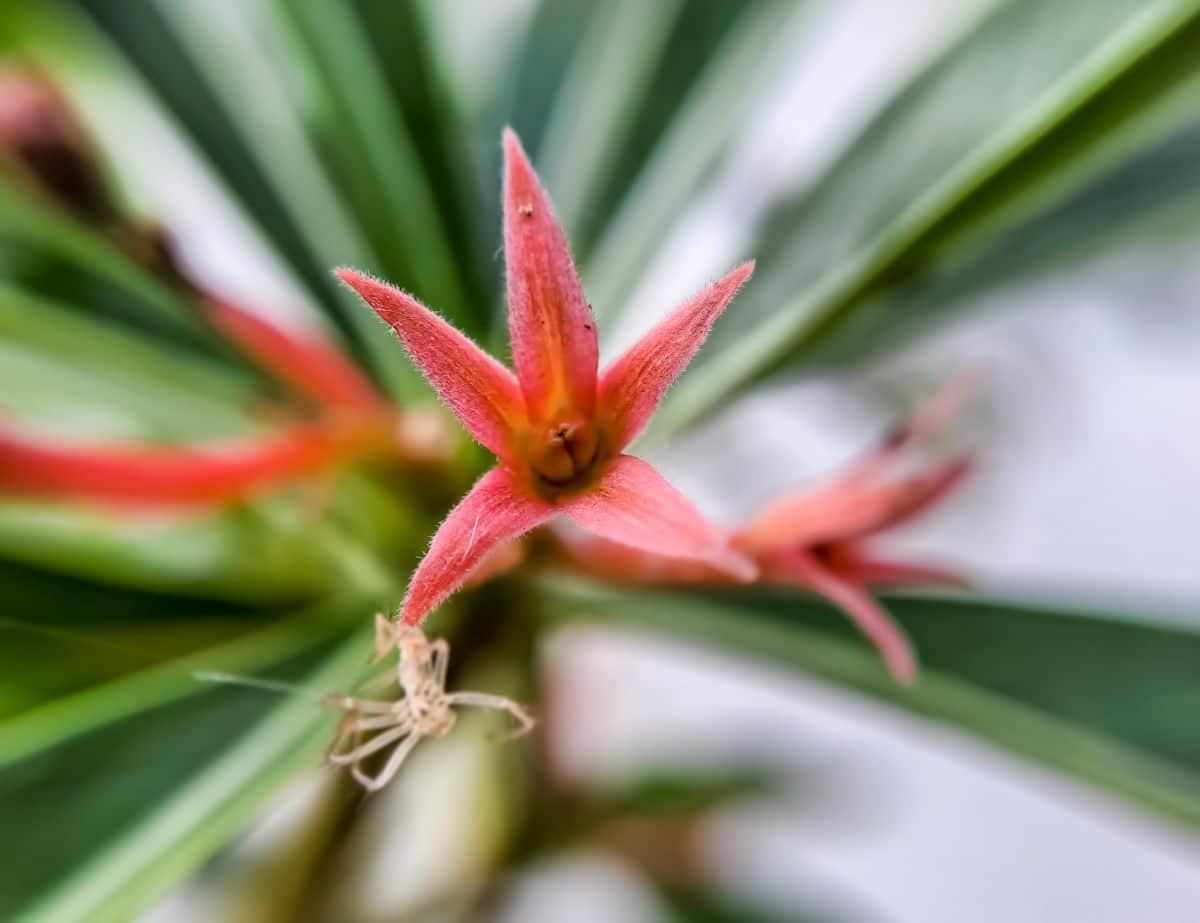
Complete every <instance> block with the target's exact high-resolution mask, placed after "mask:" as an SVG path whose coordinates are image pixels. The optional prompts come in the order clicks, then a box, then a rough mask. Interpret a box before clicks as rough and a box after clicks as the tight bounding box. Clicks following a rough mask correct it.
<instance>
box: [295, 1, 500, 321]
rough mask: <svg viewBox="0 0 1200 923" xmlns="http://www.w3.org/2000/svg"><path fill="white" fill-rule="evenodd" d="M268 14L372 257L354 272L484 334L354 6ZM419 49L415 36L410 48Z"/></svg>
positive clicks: (410, 23)
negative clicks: (286, 41) (285, 41)
mask: <svg viewBox="0 0 1200 923" xmlns="http://www.w3.org/2000/svg"><path fill="white" fill-rule="evenodd" d="M401 6H403V5H401ZM272 9H273V10H274V11H275V12H276V13H277V15H278V16H279V20H280V23H281V26H282V31H286V32H287V33H288V34H290V35H291V36H292V37H293V42H292V43H291V44H290V45H288V46H285V47H288V48H290V49H291V53H290V54H287V55H283V56H281V57H282V59H283V60H285V61H287V62H289V63H290V64H291V65H292V67H291V68H290V71H291V73H292V74H293V77H294V79H296V80H297V82H299V83H301V87H300V88H299V89H297V90H296V91H294V92H295V95H296V96H297V97H298V101H299V102H300V105H298V106H297V108H299V109H301V110H302V111H305V112H306V114H307V116H308V119H307V121H308V123H309V128H310V131H311V132H312V134H313V136H314V139H315V141H316V146H317V149H318V151H319V152H320V153H321V154H323V155H324V163H325V165H326V167H327V168H328V172H329V173H330V175H331V177H333V178H334V180H335V181H336V183H337V185H338V188H339V190H340V192H341V198H342V199H343V200H344V201H345V202H346V203H347V205H348V207H349V208H351V209H352V210H353V212H354V216H355V218H356V220H357V223H358V224H359V226H360V227H361V228H362V229H363V231H364V233H365V234H367V235H368V236H369V238H370V240H371V244H372V250H373V252H374V253H375V254H376V255H377V261H375V262H373V263H368V264H365V265H362V266H361V267H360V268H363V269H367V270H369V271H372V272H377V273H379V274H380V275H382V276H384V277H385V278H387V279H389V280H391V281H393V282H395V283H396V284H398V285H400V286H401V287H403V288H405V289H407V290H409V291H411V292H412V293H413V294H414V295H416V296H417V297H418V298H420V299H421V300H422V301H425V302H426V303H428V304H431V305H435V306H437V309H438V311H439V312H440V313H442V314H444V315H446V316H447V317H448V318H450V319H451V320H452V321H453V322H454V323H456V324H458V325H459V326H461V327H464V328H466V329H468V330H472V331H476V332H477V331H478V330H480V329H481V328H485V325H484V324H481V323H480V321H481V317H480V314H479V313H478V312H479V311H480V310H481V309H482V311H483V317H482V319H483V320H486V319H488V318H489V316H490V310H488V306H487V305H486V304H484V305H479V304H471V303H469V302H468V300H467V296H466V291H465V289H464V286H463V284H462V276H461V267H460V264H459V262H458V260H457V259H456V257H455V254H454V252H453V250H452V249H451V246H450V238H449V235H448V233H447V230H446V227H445V223H444V221H443V219H442V215H441V212H440V210H439V207H438V205H439V203H438V201H437V197H436V196H435V195H434V193H433V190H432V188H431V185H430V183H429V177H428V176H427V175H426V172H425V169H424V163H423V162H422V159H421V156H420V150H419V148H418V146H417V144H416V140H415V138H414V137H413V136H412V135H411V134H410V132H409V128H408V124H407V123H406V121H405V119H404V117H403V114H402V113H401V111H400V104H401V102H402V99H403V98H402V97H399V96H397V95H396V94H394V93H393V92H392V84H391V83H390V82H389V81H388V79H387V76H386V74H385V72H384V71H383V68H382V67H381V65H380V62H379V60H378V59H377V57H376V53H375V50H374V47H373V46H372V43H371V41H370V39H369V36H368V32H367V27H366V24H365V23H364V22H363V21H362V20H361V19H360V18H359V16H358V15H357V13H356V9H355V7H354V5H353V4H351V3H348V2H328V0H325V2H313V0H276V2H275V3H274V4H273V6H272ZM387 26H390V27H392V28H393V29H395V28H403V29H405V30H412V31H415V30H417V29H419V27H420V21H419V18H418V17H417V16H415V15H409V16H407V17H398V16H392V17H390V18H389V20H388V22H387ZM398 39H401V37H400V36H395V35H393V41H396V40H398ZM420 42H421V40H420V39H419V38H417V37H413V38H412V39H411V40H410V42H409V44H419V43H420ZM422 76H423V77H425V78H427V79H428V78H429V77H430V72H429V71H428V70H426V71H425V72H424V73H423V74H422ZM468 256H469V254H468Z"/></svg>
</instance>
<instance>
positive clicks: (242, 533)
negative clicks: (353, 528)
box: [0, 500, 340, 601]
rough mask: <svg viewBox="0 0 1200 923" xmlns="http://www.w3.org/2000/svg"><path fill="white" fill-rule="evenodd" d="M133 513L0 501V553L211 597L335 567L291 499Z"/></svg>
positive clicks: (264, 589) (302, 591) (255, 594)
mask: <svg viewBox="0 0 1200 923" xmlns="http://www.w3.org/2000/svg"><path fill="white" fill-rule="evenodd" d="M270 509H271V507H270V505H269V503H268V502H267V501H264V504H260V505H259V506H257V507H241V508H235V509H229V510H225V511H195V512H189V513H186V514H172V515H168V516H145V515H142V516H135V515H129V514H128V513H111V512H104V511H102V510H99V509H87V508H84V507H77V506H65V505H60V504H37V503H28V502H19V501H17V500H7V501H5V502H3V503H0V557H5V558H8V559H10V560H14V561H21V562H24V563H26V564H30V565H34V566H37V567H44V568H49V569H52V570H58V571H62V572H64V573H68V574H74V575H76V576H81V577H88V578H91V579H95V580H100V581H103V582H107V583H113V584H116V585H120V586H129V587H140V588H142V589H145V590H151V591H154V592H176V593H186V594H189V595H210V596H213V597H216V598H219V599H233V600H246V601H271V600H280V599H284V600H287V599H292V600H294V599H304V598H306V597H311V596H314V595H317V594H319V593H321V592H322V591H324V590H327V589H329V588H330V587H331V586H333V585H334V582H335V578H336V577H337V576H338V575H339V573H340V571H339V569H338V567H337V565H336V564H335V563H334V561H333V559H332V558H331V555H330V552H329V549H328V548H327V547H323V544H324V542H326V541H333V538H332V534H331V533H330V531H329V529H328V527H326V526H323V525H320V524H318V523H316V522H315V521H313V519H312V517H311V516H310V515H307V514H306V513H305V511H304V509H303V508H302V506H300V505H294V504H292V505H288V504H277V505H276V506H275V507H274V515H271V514H270V513H269V512H268V511H269V510H270Z"/></svg>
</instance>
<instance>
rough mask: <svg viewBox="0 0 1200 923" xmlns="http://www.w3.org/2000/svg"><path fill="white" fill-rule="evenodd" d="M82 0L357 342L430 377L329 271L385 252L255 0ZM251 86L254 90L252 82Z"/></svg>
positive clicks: (384, 375)
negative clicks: (290, 94) (224, 2)
mask: <svg viewBox="0 0 1200 923" xmlns="http://www.w3.org/2000/svg"><path fill="white" fill-rule="evenodd" d="M78 2H79V5H81V6H82V7H83V8H84V9H85V10H86V11H87V13H88V15H89V16H91V17H92V18H93V20H94V21H95V22H96V23H97V25H99V26H100V27H101V28H102V29H103V30H104V32H105V34H106V35H107V36H108V37H109V38H110V39H112V41H113V42H114V43H115V44H116V45H117V46H118V47H119V48H120V49H121V51H122V52H123V54H124V55H125V57H126V59H127V60H128V61H129V63H130V64H132V65H133V67H134V68H135V69H136V70H137V72H138V73H139V74H140V75H141V76H142V77H143V78H144V80H145V85H146V87H147V88H148V89H149V90H150V91H151V92H153V93H154V94H155V95H156V96H157V97H158V99H159V100H160V101H161V102H162V104H163V105H164V106H165V107H166V108H167V110H168V111H169V112H170V113H171V114H172V115H173V116H174V117H175V118H176V119H177V120H178V123H179V124H180V127H181V128H183V129H184V131H186V132H187V134H188V136H189V137H190V138H191V140H192V141H193V143H195V145H196V146H197V147H198V148H199V150H200V151H201V152H202V153H203V154H204V156H205V157H206V158H207V159H208V161H209V162H210V163H211V164H212V166H213V167H214V168H215V169H216V171H217V173H218V174H219V175H220V177H221V179H222V180H223V181H224V182H225V183H226V185H227V186H228V187H229V188H230V189H231V190H232V191H233V192H234V193H235V194H236V196H237V200H238V201H239V203H240V204H241V205H242V206H243V208H244V209H245V210H246V212H247V213H248V215H249V216H250V217H251V218H252V219H253V220H254V221H255V222H256V223H257V225H258V226H259V227H260V228H261V230H262V231H263V232H264V234H265V235H266V237H267V239H268V240H270V241H271V242H272V243H273V244H274V246H275V247H276V248H277V249H278V251H279V252H280V253H281V254H282V255H283V257H284V259H285V261H286V262H287V263H288V265H289V266H290V267H291V268H292V270H293V271H294V272H295V273H296V275H297V276H298V278H299V279H300V280H301V281H302V282H303V283H304V284H305V285H306V286H307V287H308V289H309V290H310V292H311V293H312V294H313V296H314V297H315V298H316V300H317V303H318V304H319V305H320V306H322V307H323V308H324V309H325V310H326V311H327V313H328V314H329V316H330V318H331V319H332V320H333V321H334V323H335V324H336V325H337V327H338V328H339V329H340V330H341V332H342V333H343V334H344V335H346V336H347V337H348V339H349V341H350V345H351V348H352V350H354V351H356V352H358V353H359V354H360V356H363V357H366V358H368V359H369V360H370V364H371V367H372V368H373V370H374V371H375V372H376V374H377V375H379V377H380V378H381V380H383V381H384V382H385V383H387V385H388V386H389V387H390V388H392V389H393V390H394V391H396V393H398V394H411V393H413V392H414V388H418V387H419V381H420V379H419V377H418V376H417V375H416V373H415V372H414V371H413V370H412V368H411V365H410V364H409V363H408V362H407V360H406V358H405V356H404V352H403V350H402V349H401V347H400V345H399V343H398V342H396V340H395V338H394V337H393V336H392V335H391V333H390V332H389V331H388V330H387V328H386V326H385V325H384V324H382V323H381V322H380V321H379V320H378V319H377V318H376V317H375V316H374V315H373V313H372V312H370V311H369V310H367V309H366V308H364V307H363V306H362V305H361V304H360V302H359V301H358V299H357V298H354V297H352V296H351V295H350V294H349V293H347V292H344V291H342V290H341V289H340V287H338V286H337V285H336V284H335V282H334V280H333V279H332V277H331V276H330V274H329V270H330V269H332V268H333V267H335V266H338V265H344V264H350V265H358V266H369V265H376V264H377V258H376V256H375V255H374V254H373V253H372V251H371V247H370V245H369V243H368V241H367V239H366V237H365V236H364V233H363V230H362V228H360V227H359V225H358V224H357V222H356V221H355V220H354V219H353V216H352V215H351V214H350V213H349V212H347V210H346V209H345V207H344V205H343V203H342V201H341V200H340V198H339V196H338V194H337V191H336V189H335V188H334V187H333V185H332V182H331V180H330V177H329V176H328V174H327V173H326V172H325V170H324V169H323V168H322V166H321V163H320V159H319V158H318V156H317V154H316V152H315V151H314V150H313V148H312V146H311V144H310V142H309V140H308V138H307V136H306V134H305V131H304V127H303V125H302V124H301V123H300V120H299V118H298V114H297V112H296V110H295V108H294V107H293V106H291V105H289V104H288V102H289V101H288V100H287V97H286V94H285V91H284V86H283V78H282V76H281V75H280V74H279V73H278V71H277V69H276V68H275V66H274V64H275V62H274V60H273V59H272V58H271V57H270V55H269V54H268V53H267V50H266V49H265V48H264V47H263V46H262V42H261V39H262V35H261V33H262V23H261V22H260V21H258V20H257V19H256V17H257V16H258V10H257V8H254V9H252V8H251V7H249V6H242V5H230V6H228V7H227V8H225V9H224V15H222V16H220V17H212V16H210V15H208V13H207V11H206V10H202V9H201V8H199V7H192V6H190V5H186V4H185V5H180V4H175V3H162V2H159V0H151V2H147V3H142V4H136V5H131V4H124V3H105V2H96V0H78ZM247 86H254V87H255V88H256V90H255V92H254V93H247V92H245V88H246V87H247ZM417 393H421V392H420V391H418V392H417Z"/></svg>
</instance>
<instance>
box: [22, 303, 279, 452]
mask: <svg viewBox="0 0 1200 923" xmlns="http://www.w3.org/2000/svg"><path fill="white" fill-rule="evenodd" d="M0 359H2V360H3V361H0V408H2V409H3V410H4V411H5V412H16V413H18V414H20V415H22V416H24V417H26V418H28V420H29V421H30V423H31V424H33V425H35V426H38V427H40V428H42V429H56V430H61V431H64V432H69V433H75V434H78V435H80V436H82V437H86V436H119V437H125V438H129V437H149V438H166V437H171V438H175V439H184V438H200V439H203V438H218V437H225V438H228V437H231V436H236V435H242V434H246V433H249V432H252V431H253V430H254V429H255V428H256V427H255V425H254V423H253V421H252V419H251V417H250V416H249V413H248V411H249V410H250V409H251V407H252V406H253V403H254V402H255V400H256V399H257V398H260V397H261V396H263V394H264V392H262V391H260V390H258V389H256V387H255V381H254V379H253V378H252V377H251V376H249V375H246V374H242V373H239V372H238V371H237V370H235V369H234V368H232V367H229V366H225V365H222V364H220V363H219V362H217V361H215V360H212V359H206V358H204V357H201V356H197V355H195V354H192V353H188V352H186V351H183V352H181V351H180V350H177V349H173V348H171V347H169V346H167V345H166V344H164V343H161V342H159V341H156V340H152V339H147V338H146V337H144V336H140V335H138V334H137V333H134V332H133V331H130V330H127V329H123V328H122V327H120V326H117V325H113V324H111V323H107V322H105V321H103V320H100V319H94V318H90V317H88V316H86V315H85V314H82V313H81V312H80V311H78V310H75V309H72V308H69V307H66V306H64V305H61V304H59V303H57V302H52V301H48V300H45V299H42V298H36V297H32V296H29V295H27V294H24V293H22V292H19V291H16V290H14V289H11V288H8V287H7V286H3V285H0ZM181 408H186V412H185V413H181Z"/></svg>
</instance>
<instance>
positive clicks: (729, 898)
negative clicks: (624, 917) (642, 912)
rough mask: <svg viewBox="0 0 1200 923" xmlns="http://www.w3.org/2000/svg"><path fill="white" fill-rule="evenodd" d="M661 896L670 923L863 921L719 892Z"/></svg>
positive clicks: (676, 892)
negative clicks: (768, 904)
mask: <svg viewBox="0 0 1200 923" xmlns="http://www.w3.org/2000/svg"><path fill="white" fill-rule="evenodd" d="M659 896H660V897H661V898H662V900H663V902H664V904H665V905H666V908H667V914H668V915H667V917H666V920H667V923H849V921H851V920H859V919H863V918H862V917H860V916H858V915H856V914H853V913H849V912H844V911H843V912H837V911H831V910H830V909H829V908H827V907H820V908H814V909H812V910H806V909H802V908H798V907H795V906H789V907H788V908H787V909H786V910H785V909H783V908H778V907H775V908H772V907H767V906H764V905H763V904H761V903H757V902H754V901H751V900H750V899H749V898H747V897H737V896H734V895H732V894H726V893H723V892H720V891H717V890H707V891H706V890H702V889H699V888H692V889H685V888H667V889H664V890H663V891H661V893H660V895H659ZM814 903H815V902H814ZM825 903H828V901H826V902H825Z"/></svg>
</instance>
